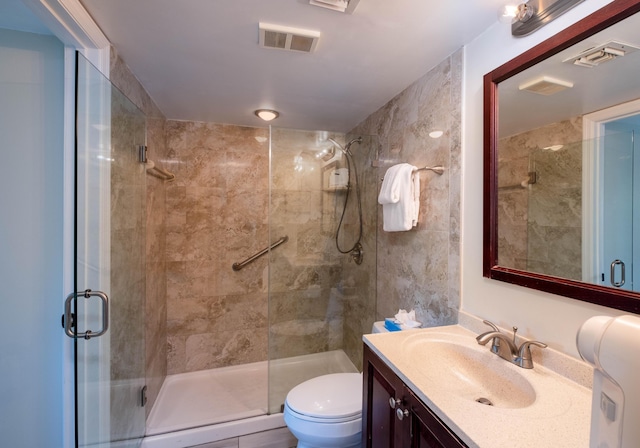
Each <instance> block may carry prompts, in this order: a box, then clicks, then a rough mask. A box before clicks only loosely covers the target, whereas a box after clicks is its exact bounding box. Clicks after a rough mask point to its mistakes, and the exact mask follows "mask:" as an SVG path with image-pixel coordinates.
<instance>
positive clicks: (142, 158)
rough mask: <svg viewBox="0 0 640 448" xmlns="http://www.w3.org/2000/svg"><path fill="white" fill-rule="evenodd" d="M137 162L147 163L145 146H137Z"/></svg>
mask: <svg viewBox="0 0 640 448" xmlns="http://www.w3.org/2000/svg"><path fill="white" fill-rule="evenodd" d="M138 162H140V163H147V147H146V146H145V145H139V146H138Z"/></svg>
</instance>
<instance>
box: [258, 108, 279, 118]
mask: <svg viewBox="0 0 640 448" xmlns="http://www.w3.org/2000/svg"><path fill="white" fill-rule="evenodd" d="M254 113H255V114H256V116H257V117H260V118H261V119H263V120H264V121H271V120H275V119H276V118H278V117H279V116H280V113H279V112H277V111H275V110H271V109H258V110H256V111H255V112H254Z"/></svg>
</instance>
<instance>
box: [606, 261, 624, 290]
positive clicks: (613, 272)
mask: <svg viewBox="0 0 640 448" xmlns="http://www.w3.org/2000/svg"><path fill="white" fill-rule="evenodd" d="M616 266H620V281H619V282H617V281H615V276H616ZM624 268H625V266H624V262H623V261H622V260H613V261H612V262H611V272H610V275H611V278H610V281H611V286H615V287H616V288H620V287H621V286H623V285H624V282H625V272H624Z"/></svg>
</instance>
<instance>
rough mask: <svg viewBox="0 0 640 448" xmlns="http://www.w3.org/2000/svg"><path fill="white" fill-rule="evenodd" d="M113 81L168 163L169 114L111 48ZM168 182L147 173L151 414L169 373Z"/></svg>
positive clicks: (156, 155) (161, 162)
mask: <svg viewBox="0 0 640 448" xmlns="http://www.w3.org/2000/svg"><path fill="white" fill-rule="evenodd" d="M110 69H111V74H110V79H111V82H112V83H113V84H114V85H115V86H116V87H117V88H118V89H120V90H121V91H122V92H123V93H124V94H125V95H126V96H127V97H128V98H129V99H130V100H131V101H133V102H134V104H136V106H138V108H139V109H141V110H142V111H143V112H144V114H145V116H146V121H147V122H146V127H147V136H146V137H147V147H148V157H149V159H151V160H153V161H154V162H155V163H156V164H157V165H158V166H160V167H163V168H170V167H169V166H168V165H167V164H166V163H165V161H166V157H167V149H166V144H165V131H164V126H165V118H164V116H163V114H162V112H160V110H159V109H158V107H157V106H156V105H155V103H154V102H153V100H152V99H151V98H150V97H149V95H148V94H147V92H146V91H145V89H144V88H143V87H142V85H141V84H140V83H139V82H138V80H137V79H136V78H135V77H134V76H133V75H132V73H131V71H130V70H129V68H128V67H127V66H126V65H125V63H124V62H123V61H122V59H121V58H120V57H118V55H117V54H116V52H115V51H114V50H113V49H112V51H111V64H110ZM165 191H166V190H165V183H164V182H163V181H161V180H160V179H157V178H155V177H152V176H147V177H146V197H147V199H146V300H145V317H146V319H145V358H146V360H145V366H146V368H145V370H146V384H147V400H148V401H147V406H146V412H147V415H148V413H149V412H150V411H151V408H152V407H153V403H154V402H155V400H156V397H157V395H158V392H159V391H160V387H161V386H162V382H163V381H164V377H165V376H166V374H167V362H166V359H167V349H166V347H167V343H166V340H167V334H166V313H167V311H166V310H167V305H166V300H167V299H166V283H167V282H166V269H165V257H164V254H165V218H164V217H165V213H166V210H165Z"/></svg>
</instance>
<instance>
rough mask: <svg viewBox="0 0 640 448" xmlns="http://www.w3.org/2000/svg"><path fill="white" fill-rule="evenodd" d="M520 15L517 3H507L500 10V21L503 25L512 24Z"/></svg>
mask: <svg viewBox="0 0 640 448" xmlns="http://www.w3.org/2000/svg"><path fill="white" fill-rule="evenodd" d="M517 14H518V4H517V3H506V4H504V5H502V6H501V7H500V9H499V10H498V20H500V22H501V23H512V22H513V21H514V20H515V18H516V15H517Z"/></svg>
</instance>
